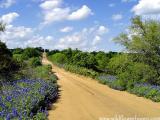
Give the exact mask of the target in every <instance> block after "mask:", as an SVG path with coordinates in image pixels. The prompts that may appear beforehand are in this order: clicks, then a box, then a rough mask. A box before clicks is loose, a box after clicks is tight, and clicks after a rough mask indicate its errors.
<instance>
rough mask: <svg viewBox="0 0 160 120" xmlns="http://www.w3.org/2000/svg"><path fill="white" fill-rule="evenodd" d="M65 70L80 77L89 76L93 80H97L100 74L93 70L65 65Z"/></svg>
mask: <svg viewBox="0 0 160 120" xmlns="http://www.w3.org/2000/svg"><path fill="white" fill-rule="evenodd" d="M63 67H64V69H65V70H67V71H70V72H73V73H76V74H80V75H84V76H89V77H92V78H95V77H96V76H97V75H98V73H97V72H95V71H93V70H91V69H87V68H84V67H77V66H75V65H64V66H63Z"/></svg>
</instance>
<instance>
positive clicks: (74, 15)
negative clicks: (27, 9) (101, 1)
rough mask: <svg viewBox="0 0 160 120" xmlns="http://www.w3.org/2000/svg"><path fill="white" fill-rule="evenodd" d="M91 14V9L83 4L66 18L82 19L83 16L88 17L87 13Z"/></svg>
mask: <svg viewBox="0 0 160 120" xmlns="http://www.w3.org/2000/svg"><path fill="white" fill-rule="evenodd" d="M92 14H93V13H92V10H91V9H90V8H89V7H88V6H86V5H83V6H82V7H81V8H80V9H78V10H77V11H74V12H72V13H71V14H70V15H69V16H68V19H69V20H81V19H84V18H86V17H88V16H89V15H92Z"/></svg>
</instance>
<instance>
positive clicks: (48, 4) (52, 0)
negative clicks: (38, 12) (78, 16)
mask: <svg viewBox="0 0 160 120" xmlns="http://www.w3.org/2000/svg"><path fill="white" fill-rule="evenodd" d="M61 3H62V1H61V0H48V1H45V2H43V3H41V4H40V7H41V8H42V9H45V10H50V9H53V8H56V7H59V6H60V5H61Z"/></svg>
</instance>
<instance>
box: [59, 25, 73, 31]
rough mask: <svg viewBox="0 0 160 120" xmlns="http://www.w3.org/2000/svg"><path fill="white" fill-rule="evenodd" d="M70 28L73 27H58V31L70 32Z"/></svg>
mask: <svg viewBox="0 0 160 120" xmlns="http://www.w3.org/2000/svg"><path fill="white" fill-rule="evenodd" d="M72 30H73V27H70V26H67V27H64V28H62V29H60V31H61V32H64V33H67V32H71V31H72Z"/></svg>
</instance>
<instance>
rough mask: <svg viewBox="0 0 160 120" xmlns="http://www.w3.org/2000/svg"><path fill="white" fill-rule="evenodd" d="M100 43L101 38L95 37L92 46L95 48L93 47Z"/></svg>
mask: <svg viewBox="0 0 160 120" xmlns="http://www.w3.org/2000/svg"><path fill="white" fill-rule="evenodd" d="M100 41H101V37H100V36H98V35H97V36H95V38H94V39H93V42H92V45H93V46H95V45H97V44H98V43H99V42H100Z"/></svg>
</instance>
